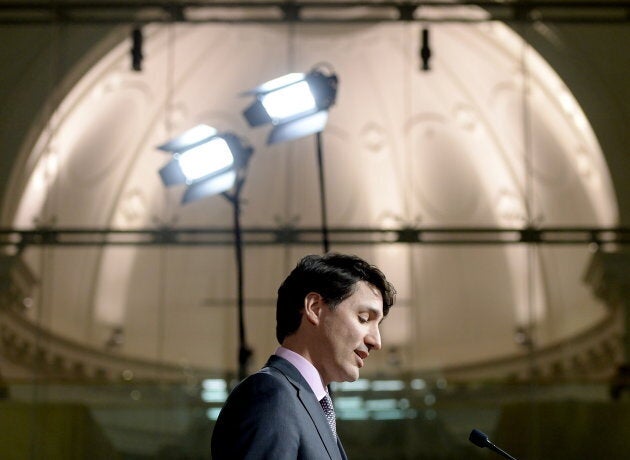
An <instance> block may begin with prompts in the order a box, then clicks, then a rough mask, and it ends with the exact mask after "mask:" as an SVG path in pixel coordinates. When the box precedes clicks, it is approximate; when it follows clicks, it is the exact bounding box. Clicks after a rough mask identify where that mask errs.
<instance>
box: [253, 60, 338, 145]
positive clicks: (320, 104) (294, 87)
mask: <svg viewBox="0 0 630 460" xmlns="http://www.w3.org/2000/svg"><path fill="white" fill-rule="evenodd" d="M337 83H338V80H337V75H335V74H333V73H331V74H330V75H326V74H324V73H323V72H321V71H320V70H312V71H310V72H309V73H307V74H303V73H290V74H288V75H284V76H282V77H279V78H276V79H273V80H270V81H268V82H266V83H263V84H262V85H260V86H259V87H257V88H255V89H253V90H251V91H247V92H246V93H245V94H246V95H254V97H255V101H254V102H253V103H252V104H251V105H250V106H249V107H247V108H246V109H245V111H244V112H243V115H244V116H245V119H246V120H247V122H248V123H249V125H250V126H252V127H254V126H261V125H265V124H267V123H271V124H272V125H273V126H274V127H273V129H272V130H271V133H270V134H269V138H268V139H267V143H268V144H275V143H277V142H282V141H288V140H291V139H296V138H299V137H302V136H307V135H309V134H314V133H318V132H321V131H322V130H323V129H324V127H325V126H326V122H327V121H328V109H329V108H330V106H332V105H333V104H334V103H335V98H336V96H337Z"/></svg>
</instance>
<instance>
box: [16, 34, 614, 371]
mask: <svg viewBox="0 0 630 460" xmlns="http://www.w3.org/2000/svg"><path fill="white" fill-rule="evenodd" d="M430 32H431V47H432V52H433V56H432V59H431V70H430V71H428V72H425V71H422V70H421V69H420V68H421V63H420V61H419V37H420V33H421V30H420V26H419V25H417V24H379V25H361V26H359V25H353V26H350V25H335V26H331V25H304V24H301V25H273V26H271V25H170V26H150V27H146V28H145V29H144V35H145V41H144V49H143V51H144V56H145V58H144V62H143V69H142V71H141V72H133V71H131V70H130V57H129V49H130V47H131V44H130V42H129V41H126V40H125V41H123V42H122V43H120V45H119V46H117V47H116V48H115V49H112V50H111V51H110V52H109V53H107V54H106V55H105V56H104V57H103V58H102V59H101V60H100V62H98V64H97V65H95V66H94V67H93V68H92V69H91V70H90V71H89V72H87V73H86V74H85V75H83V76H82V77H81V78H80V79H79V80H78V81H77V82H76V85H75V86H74V87H73V88H72V90H71V91H70V92H69V93H68V94H67V96H66V97H65V98H64V99H63V101H62V102H61V104H59V106H58V107H57V108H56V109H55V110H54V113H52V114H51V115H50V114H49V115H50V116H49V121H48V124H47V125H46V126H45V127H43V128H42V129H41V133H40V135H39V137H38V139H37V141H36V142H34V143H32V144H29V145H27V146H25V148H24V151H23V153H22V156H21V157H20V159H19V160H18V165H17V167H16V168H15V171H14V173H13V176H12V179H11V183H10V185H9V187H10V189H9V193H7V196H8V197H11V198H10V199H7V200H6V201H5V203H4V211H5V212H4V216H5V223H6V224H7V225H12V226H14V227H20V228H30V227H33V226H34V225H56V226H60V227H79V228H122V229H133V228H155V227H159V226H165V225H166V226H176V227H197V226H200V227H212V228H215V227H216V228H231V225H232V209H231V206H230V204H229V203H228V202H227V201H226V200H224V199H223V198H222V197H221V196H215V197H210V198H207V199H204V200H200V201H197V202H194V203H191V204H188V205H186V206H182V205H180V204H179V200H180V198H181V192H182V190H181V189H174V190H171V189H169V190H166V189H164V187H163V186H162V184H161V182H160V180H159V176H158V174H157V171H158V170H159V169H160V168H161V167H162V166H163V165H164V164H165V163H166V162H167V161H168V159H169V158H168V156H167V155H165V154H164V153H161V152H159V151H158V150H156V146H158V145H160V144H161V143H163V142H164V141H166V140H168V139H170V138H172V137H173V136H175V135H177V134H179V133H180V132H182V131H184V130H186V129H188V128H190V127H192V126H194V125H197V124H199V123H206V124H209V125H211V126H214V127H216V128H218V129H219V130H231V131H235V132H237V133H239V134H241V135H243V136H244V137H246V138H247V139H248V140H249V142H250V143H251V144H252V146H254V148H255V152H254V155H253V157H252V160H251V163H250V167H249V171H248V178H247V183H246V185H245V188H244V192H243V194H244V204H243V211H242V220H243V225H244V227H246V228H247V227H277V226H281V225H296V226H298V227H315V228H316V227H318V226H319V224H320V212H319V191H318V183H317V170H316V160H315V141H314V138H313V137H312V136H310V137H306V138H302V139H298V140H294V141H291V142H287V143H283V144H277V145H273V146H266V145H265V139H266V136H267V134H268V128H265V127H261V128H256V129H252V128H249V127H248V126H247V124H246V122H245V120H244V118H243V117H242V115H241V112H242V110H243V109H244V108H245V107H246V106H247V105H248V104H249V103H250V102H251V101H250V100H249V99H248V98H247V97H242V96H239V95H240V94H241V93H242V92H243V91H245V90H248V89H251V88H254V87H256V86H258V85H259V84H260V83H261V82H264V81H266V80H269V79H272V78H274V77H277V76H279V75H282V74H285V73H288V72H292V71H308V70H309V69H311V68H312V67H313V66H315V65H317V64H319V63H322V62H325V63H327V65H329V66H331V67H332V68H334V70H335V72H336V73H337V75H338V76H339V82H340V83H339V91H338V97H337V102H336V105H335V106H333V107H332V109H331V111H330V118H329V121H328V125H327V127H326V129H325V131H324V133H323V146H324V155H325V176H326V186H327V194H328V197H329V198H328V200H329V203H328V217H329V224H330V226H331V227H369V228H400V227H405V226H423V227H424V226H426V227H463V228H469V227H500V228H514V227H518V228H521V227H524V226H525V225H527V224H528V223H531V224H535V225H544V226H587V225H588V226H613V225H615V224H616V222H617V209H616V201H615V197H614V193H613V190H612V186H611V181H610V178H609V173H608V170H607V166H606V164H605V161H604V158H603V155H602V152H601V151H600V148H599V145H598V143H597V140H596V139H595V137H594V135H593V132H592V130H591V128H590V126H589V123H588V121H587V119H586V118H585V116H584V114H583V113H582V111H581V109H580V107H579V105H578V103H577V102H576V100H575V99H574V97H573V96H572V95H571V93H570V92H569V91H568V89H567V88H566V86H565V85H564V84H563V83H562V81H561V80H560V79H559V77H558V76H557V75H556V74H555V73H554V71H553V70H552V69H551V68H550V67H549V66H548V65H547V64H546V63H545V62H544V61H543V60H542V59H541V57H540V56H539V55H538V54H537V53H536V52H535V51H534V50H533V49H531V48H529V47H528V46H526V45H525V44H524V43H523V41H522V40H521V39H520V38H519V37H518V35H516V34H515V33H514V32H513V31H511V30H510V29H509V28H507V27H506V26H504V25H502V24H499V23H481V24H476V25H465V24H434V25H431V27H430ZM16 197H19V199H16ZM332 249H333V250H336V251H344V252H353V253H357V254H359V255H361V256H363V257H365V258H367V259H369V260H370V261H372V262H373V263H376V264H377V265H379V266H381V267H382V268H383V270H384V271H385V273H386V274H388V275H389V277H390V278H391V279H392V281H393V282H394V284H395V285H396V287H397V290H398V292H399V295H398V304H397V306H396V307H395V309H393V310H392V312H391V315H390V317H389V318H387V320H386V321H385V322H384V323H383V341H384V345H385V347H386V348H388V347H389V350H390V353H379V354H376V355H375V359H374V360H373V363H372V365H371V366H368V367H370V369H369V370H370V371H372V372H376V371H390V370H393V369H392V366H394V367H395V369H396V370H400V369H402V370H417V369H429V368H436V367H442V366H450V365H457V364H464V363H470V362H479V361H484V360H488V359H491V358H496V357H500V356H505V355H509V354H512V353H517V352H519V350H520V349H519V345H518V344H517V343H516V342H515V341H514V333H515V330H516V329H517V328H518V327H519V326H527V327H531V328H532V331H533V334H534V336H535V339H536V341H537V342H536V343H537V344H539V345H540V346H546V345H551V344H554V343H558V342H561V341H562V340H565V339H567V338H569V337H571V336H573V335H575V334H576V333H579V332H580V331H583V330H584V329H585V328H588V327H589V326H590V325H592V324H594V323H596V322H597V321H598V320H599V319H601V318H602V317H603V315H604V307H603V306H602V305H600V304H599V303H598V302H597V301H596V300H595V299H594V298H593V297H592V295H591V294H590V292H589V290H588V289H587V287H586V286H584V285H583V282H582V276H583V273H584V270H585V267H586V264H587V262H588V260H589V257H590V254H589V252H588V248H586V247H575V246H569V247H566V246H562V247H557V246H550V245H545V246H539V247H537V248H534V247H526V246H523V245H517V244H514V245H477V246H474V245H473V246H469V245H467V246H464V245H457V244H442V245H431V244H423V245H420V244H418V245H407V244H378V245H345V246H344V245H338V244H335V241H334V238H333V240H332ZM320 251H321V247H320V246H319V245H313V246H281V245H277V246H250V245H248V246H246V248H245V289H246V291H245V292H246V299H245V303H246V325H247V333H248V342H249V344H250V345H251V346H252V348H253V349H254V350H255V356H254V361H255V362H254V365H255V366H257V365H260V364H261V363H262V362H264V360H265V359H266V357H267V355H268V354H269V353H271V352H273V350H274V347H275V346H276V344H275V339H274V337H275V335H274V328H275V316H274V315H275V313H274V311H275V291H276V289H277V286H278V285H279V283H280V282H281V281H282V279H283V278H284V276H285V275H286V273H287V272H288V271H289V270H290V269H291V268H292V267H293V266H294V264H295V262H296V261H297V259H298V258H299V257H300V256H301V255H303V254H305V253H313V252H320ZM233 252H234V249H233V247H232V246H231V245H228V246H225V245H217V246H204V247H180V246H164V247H140V246H131V247H129V246H126V247H118V246H106V247H89V248H60V247H57V248H47V249H37V248H29V249H28V250H27V251H25V253H24V254H23V257H24V260H25V261H26V262H27V264H28V265H29V267H30V268H31V270H32V271H33V272H34V273H35V274H36V276H37V277H38V278H39V279H40V280H41V283H40V285H39V289H38V293H37V296H36V298H35V305H34V307H33V308H32V309H31V310H30V312H29V315H31V317H32V318H33V319H34V320H37V321H38V322H39V323H40V324H41V325H42V326H43V327H46V328H49V329H51V330H52V331H54V332H56V333H59V334H62V335H63V336H65V337H68V338H70V339H73V340H76V341H79V342H82V343H84V344H86V345H89V346H96V347H103V346H104V344H105V342H106V341H107V339H108V338H109V337H110V334H111V332H112V330H116V329H118V328H120V329H121V331H122V336H123V337H124V342H123V343H122V345H120V346H119V348H118V349H117V351H116V352H117V353H120V354H122V355H126V356H135V357H141V358H146V359H158V360H160V361H165V362H168V363H174V364H182V365H188V364H190V365H195V366H201V367H205V368H209V369H214V370H223V369H235V368H236V359H235V356H236V349H237V340H236V338H237V325H236V308H235V303H236V302H235V292H236V286H235V268H234V261H233V260H234V255H233ZM488 331H492V333H489V332H488ZM391 350H395V354H396V356H395V359H391V358H392V353H391ZM377 355H381V356H380V357H379V356H377Z"/></svg>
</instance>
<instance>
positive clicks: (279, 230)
mask: <svg viewBox="0 0 630 460" xmlns="http://www.w3.org/2000/svg"><path fill="white" fill-rule="evenodd" d="M329 235H330V243H331V245H375V244H413V245H416V244H425V245H426V244H428V245H509V244H544V245H588V244H594V245H598V246H600V245H627V244H630V228H626V227H615V228H597V227H562V228H560V227H558V228H490V227H475V228H425V227H406V228H405V227H403V228H397V229H384V228H368V227H357V228H331V229H329ZM243 243H244V244H246V245H250V246H274V245H276V246H277V245H295V246H300V245H320V244H321V229H319V228H297V227H291V226H286V227H273V228H272V227H266V228H264V227H251V228H244V229H243ZM232 244H234V230H233V229H232V228H171V227H165V228H157V229H155V228H153V229H147V228H145V229H134V230H121V229H110V228H102V229H76V228H40V229H33V230H20V229H11V228H2V229H0V247H5V248H13V250H14V251H20V250H22V249H24V248H26V247H28V246H65V247H82V246H83V247H89V246H229V245H232Z"/></svg>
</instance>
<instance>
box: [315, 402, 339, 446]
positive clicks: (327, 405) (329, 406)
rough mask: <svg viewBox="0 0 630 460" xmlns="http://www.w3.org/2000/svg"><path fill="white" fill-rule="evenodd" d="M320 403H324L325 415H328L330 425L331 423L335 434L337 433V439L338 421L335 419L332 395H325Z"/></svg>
mask: <svg viewBox="0 0 630 460" xmlns="http://www.w3.org/2000/svg"><path fill="white" fill-rule="evenodd" d="M319 403H320V404H321V405H322V409H324V415H326V420H327V421H328V425H330V429H331V430H332V432H333V435H335V439H337V422H336V421H335V409H334V408H333V405H332V401H331V400H330V396H328V395H326V396H324V397H323V398H322V399H321V400H320V401H319Z"/></svg>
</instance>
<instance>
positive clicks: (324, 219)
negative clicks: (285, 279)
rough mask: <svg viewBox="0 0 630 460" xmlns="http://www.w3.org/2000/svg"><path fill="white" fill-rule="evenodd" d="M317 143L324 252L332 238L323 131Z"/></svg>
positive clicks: (318, 134)
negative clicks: (325, 179) (329, 221)
mask: <svg viewBox="0 0 630 460" xmlns="http://www.w3.org/2000/svg"><path fill="white" fill-rule="evenodd" d="M315 143H316V145H317V167H318V170H319V171H318V172H319V197H320V205H321V213H322V244H323V246H324V254H325V253H327V252H328V251H329V249H330V240H329V238H328V217H327V212H326V186H325V184H324V152H323V147H322V132H321V131H318V132H317V133H316V134H315Z"/></svg>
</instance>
